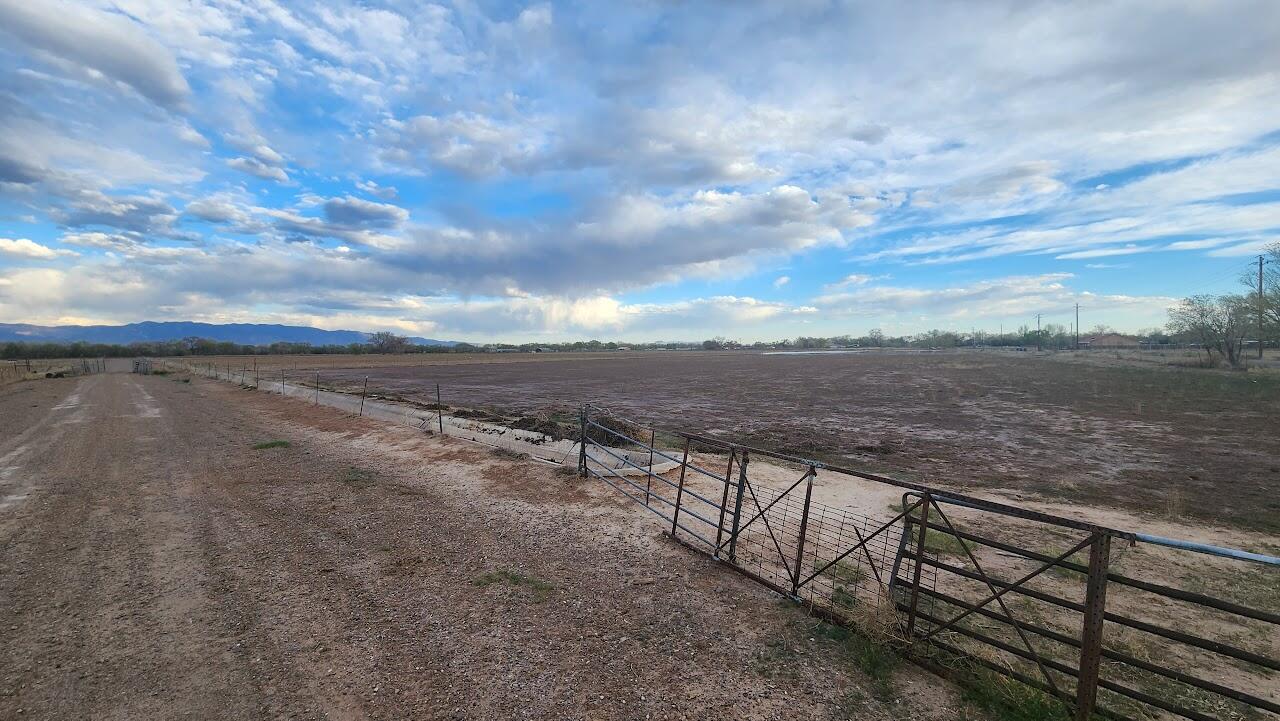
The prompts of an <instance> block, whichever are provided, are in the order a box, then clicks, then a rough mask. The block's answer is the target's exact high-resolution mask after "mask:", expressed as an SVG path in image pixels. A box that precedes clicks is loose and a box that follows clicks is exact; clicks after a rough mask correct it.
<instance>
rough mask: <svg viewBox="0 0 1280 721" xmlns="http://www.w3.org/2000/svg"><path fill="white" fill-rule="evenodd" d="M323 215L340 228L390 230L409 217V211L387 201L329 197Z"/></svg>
mask: <svg viewBox="0 0 1280 721" xmlns="http://www.w3.org/2000/svg"><path fill="white" fill-rule="evenodd" d="M324 217H325V219H326V220H328V221H329V222H330V223H332V224H333V225H335V226H338V227H342V228H351V229H363V230H390V229H394V228H399V227H400V226H401V225H403V224H404V222H405V221H406V220H408V219H409V211H407V210H405V209H404V208H400V207H397V206H395V205H389V204H387V203H374V202H372V201H368V200H361V199H359V198H353V197H351V196H350V195H348V196H346V197H344V198H330V199H329V200H326V201H325V203H324Z"/></svg>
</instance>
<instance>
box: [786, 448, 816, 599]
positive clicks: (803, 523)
mask: <svg viewBox="0 0 1280 721" xmlns="http://www.w3.org/2000/svg"><path fill="white" fill-rule="evenodd" d="M816 475H818V469H817V468H816V467H814V466H809V482H808V484H807V485H806V486H805V489H804V511H802V512H801V514H800V539H799V540H798V541H796V575H795V578H792V579H791V595H792V596H795V595H796V594H798V593H799V592H800V564H801V562H802V561H804V536H805V533H806V532H808V530H809V500H810V499H811V498H813V478H814V476H816ZM819 535H821V533H819Z"/></svg>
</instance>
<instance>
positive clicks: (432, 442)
mask: <svg viewBox="0 0 1280 721" xmlns="http://www.w3.org/2000/svg"><path fill="white" fill-rule="evenodd" d="M73 391H75V392H76V393H79V398H78V400H77V403H76V404H73V405H67V407H65V408H61V409H58V410H57V411H56V413H58V414H76V413H83V414H84V415H83V416H82V417H80V418H79V419H78V420H76V422H72V423H65V424H63V425H56V424H57V423H58V422H59V421H60V420H66V419H67V418H70V417H72V416H70V415H67V416H57V415H54V413H55V411H52V410H49V411H43V415H39V414H38V413H33V411H40V410H41V409H24V410H22V412H23V413H24V414H25V415H24V417H25V418H27V419H34V421H30V422H34V423H35V425H37V426H39V429H38V430H35V431H33V432H32V434H31V435H29V436H27V437H26V439H25V440H23V441H22V442H20V443H19V442H16V440H15V439H16V438H17V436H20V435H21V433H16V434H14V435H13V436H12V437H9V436H6V438H5V439H3V440H0V452H3V453H9V452H11V451H12V450H14V449H16V448H17V447H18V446H20V445H23V444H26V445H27V446H28V450H26V451H24V452H23V454H22V456H21V457H22V459H23V460H22V461H21V462H22V464H23V467H24V468H26V469H29V470H31V472H32V473H33V474H34V475H33V477H35V478H38V479H39V487H38V488H37V489H36V491H35V492H33V493H32V495H31V498H30V499H28V501H27V502H26V504H25V505H24V506H23V508H22V512H21V513H17V512H14V510H13V509H10V510H9V511H0V543H3V548H2V549H0V550H2V551H3V553H2V554H0V601H2V604H0V605H2V606H3V609H4V613H5V616H4V622H3V623H2V624H0V718H11V717H18V716H19V714H18V710H19V709H22V710H23V714H22V715H23V716H25V717H32V718H53V719H60V718H103V719H116V718H120V719H124V718H264V719H265V718H341V719H364V718H375V719H383V718H385V719H400V718H431V719H446V718H458V719H496V718H555V719H560V718H569V719H645V718H684V719H699V720H703V719H730V718H733V719H749V720H752V721H764V720H765V719H810V718H824V717H831V716H832V714H833V713H834V709H835V701H836V700H837V699H839V698H842V697H844V696H846V695H849V694H860V695H861V697H864V698H865V697H868V696H870V695H871V694H870V693H869V692H867V691H866V690H867V689H869V688H871V686H870V683H869V682H868V681H867V680H866V679H863V678H861V677H859V676H858V675H857V672H856V671H852V669H851V668H850V667H848V666H846V665H843V662H842V661H841V660H840V658H839V657H838V656H837V655H835V654H833V653H832V652H831V650H830V648H828V647H824V646H823V645H822V644H821V642H814V640H813V639H811V638H807V632H806V631H805V628H806V627H805V626H804V623H805V621H804V619H803V618H802V616H801V615H800V614H799V613H798V612H797V611H796V610H795V609H794V608H793V607H791V606H789V605H784V604H778V603H777V602H776V600H774V597H773V596H772V595H771V594H769V593H767V592H766V591H764V590H763V589H761V588H760V587H758V586H755V585H754V584H751V583H749V582H747V581H744V580H742V579H740V578H738V577H737V576H734V575H732V574H729V573H728V572H726V571H724V570H723V569H720V568H718V567H716V566H715V565H714V564H713V563H712V562H710V561H707V560H705V559H703V558H701V557H697V556H691V555H690V554H688V553H687V552H686V551H685V550H684V549H682V548H679V547H674V546H672V545H670V544H668V543H667V542H665V541H663V540H661V539H660V537H659V536H658V533H657V531H658V529H657V528H656V527H654V526H653V525H652V524H647V523H644V522H643V520H644V519H643V517H642V516H640V515H639V512H637V511H635V510H634V509H630V508H626V510H619V508H620V506H619V504H620V501H619V500H618V499H617V498H616V497H614V496H612V495H609V494H608V493H607V492H601V491H600V489H598V488H596V486H594V485H591V484H590V483H589V482H582V481H579V480H577V479H576V478H567V477H564V476H559V475H556V474H555V473H554V471H553V470H551V469H549V468H547V467H545V466H539V465H531V464H527V463H521V462H514V461H511V460H508V459H502V458H499V457H497V456H494V455H492V454H490V453H488V452H486V451H483V450H479V449H478V448H477V447H475V446H471V445H467V444H462V443H460V442H457V441H452V440H447V441H441V440H440V439H435V438H430V437H427V436H425V435H424V434H422V433H421V432H418V431H414V430H412V429H409V428H399V427H389V426H386V425H384V424H379V423H377V422H374V421H369V420H368V419H358V418H350V417H346V416H343V415H342V414H341V413H339V412H336V411H333V410H330V409H315V408H313V407H311V406H309V405H307V404H305V403H302V402H299V401H293V400H288V399H279V398H274V397H268V396H266V395H265V394H259V393H253V392H250V391H241V390H237V389H233V388H231V387H230V386H225V385H219V384H215V383H212V382H201V381H198V380H197V381H193V382H191V383H189V384H188V383H181V382H174V381H173V379H165V378H162V377H136V376H128V375H115V376H100V377H95V378H90V379H85V380H84V381H83V384H79V383H78V384H77V385H75V386H72V385H70V384H66V383H63V382H62V381H57V382H53V381H51V382H50V383H49V384H48V385H41V386H39V387H38V388H36V389H35V390H32V391H24V392H23V393H20V394H8V393H5V394H2V395H0V410H4V409H5V408H7V406H6V405H5V404H6V403H9V402H11V401H12V402H15V403H17V404H19V405H21V404H26V403H28V402H29V401H31V402H36V403H37V404H38V405H41V406H43V407H44V408H50V409H51V408H52V407H53V406H57V405H61V404H63V403H64V402H65V401H66V400H67V399H68V397H69V396H70V395H71V394H72V392H73ZM7 423H8V422H7V421H5V420H3V419H0V430H5V431H8V430H17V427H16V426H11V425H7ZM276 439H287V440H290V441H292V442H293V444H292V446H291V447H289V448H276V449H270V450H264V451H255V450H252V448H251V446H252V445H253V444H255V443H258V442H261V441H266V440H276ZM353 468H354V469H355V470H356V471H358V472H355V473H353V472H352V469H353ZM494 571H509V572H511V573H518V574H521V575H522V576H524V577H527V578H534V579H539V580H540V581H543V582H545V583H547V584H549V589H548V590H545V591H540V590H536V589H534V588H531V587H530V586H529V585H527V584H526V585H521V584H519V583H516V584H512V583H508V582H505V581H499V582H496V583H477V582H478V581H480V580H482V579H483V578H484V577H485V574H489V573H490V572H494ZM779 649H782V650H781V651H779ZM779 654H782V655H781V656H779ZM904 673H907V675H906V676H905V678H906V679H907V680H906V681H905V683H914V687H913V688H912V689H911V691H912V692H911V693H910V694H904V699H903V701H902V702H901V703H898V702H894V703H888V702H881V701H878V700H874V699H870V698H866V700H865V701H864V702H862V705H861V706H860V707H859V711H858V712H859V718H867V719H888V718H894V719H909V718H920V719H925V718H929V719H933V718H936V719H943V718H946V719H953V718H957V716H958V714H957V713H956V712H955V709H954V707H949V706H947V704H950V703H951V702H952V701H953V697H951V696H948V695H947V694H946V693H945V692H939V691H936V690H935V691H933V694H932V696H930V695H929V694H925V701H917V700H915V699H917V698H918V697H919V696H920V693H919V692H920V689H921V686H922V685H924V684H928V685H929V687H931V688H932V687H933V686H936V685H937V683H938V682H936V681H933V680H932V679H929V678H928V677H924V678H925V681H924V684H921V683H919V682H918V681H919V679H920V678H921V677H920V676H919V675H911V674H910V673H909V672H904ZM912 679H915V680H916V681H915V682H913V681H912ZM939 699H941V700H939Z"/></svg>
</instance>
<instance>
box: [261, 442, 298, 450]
mask: <svg viewBox="0 0 1280 721" xmlns="http://www.w3.org/2000/svg"><path fill="white" fill-rule="evenodd" d="M289 446H290V443H289V441H265V442H263V443H259V444H257V445H255V446H254V447H253V450H255V451H265V450H266V449H268V448H288V447H289Z"/></svg>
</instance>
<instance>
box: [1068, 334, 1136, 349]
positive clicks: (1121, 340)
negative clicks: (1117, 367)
mask: <svg viewBox="0 0 1280 721" xmlns="http://www.w3.org/2000/svg"><path fill="white" fill-rule="evenodd" d="M1080 345H1081V346H1084V347H1087V348H1139V347H1141V343H1140V342H1139V341H1138V339H1137V338H1134V337H1133V336H1131V335H1121V334H1120V333H1103V334H1102V335H1095V336H1094V337H1092V338H1088V339H1084V338H1081V339H1080Z"/></svg>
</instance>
